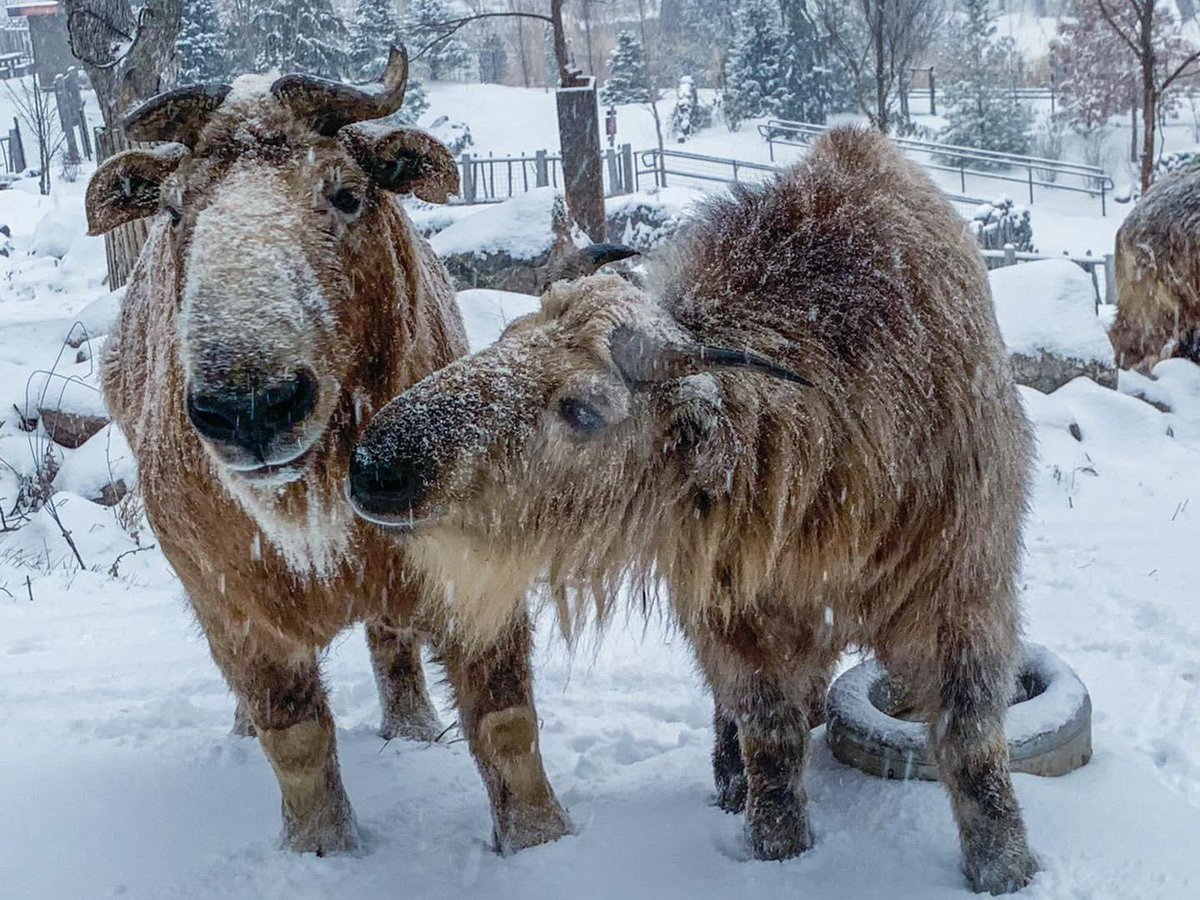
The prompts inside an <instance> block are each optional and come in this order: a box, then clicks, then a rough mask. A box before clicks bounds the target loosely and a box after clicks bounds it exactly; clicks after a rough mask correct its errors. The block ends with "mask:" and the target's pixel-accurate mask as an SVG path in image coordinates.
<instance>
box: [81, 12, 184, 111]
mask: <svg viewBox="0 0 1200 900" xmlns="http://www.w3.org/2000/svg"><path fill="white" fill-rule="evenodd" d="M63 5H64V7H65V8H66V11H67V15H68V19H67V28H68V32H69V34H70V37H71V52H72V53H73V54H74V55H75V58H76V59H78V60H79V61H80V62H81V63H83V67H84V70H85V71H86V72H87V73H88V78H90V79H91V82H92V86H93V87H94V88H95V89H96V104H97V105H98V106H99V107H100V115H101V116H102V117H103V118H104V127H105V128H106V129H111V130H115V131H120V130H121V119H122V118H123V117H124V115H125V113H126V112H128V111H129V109H130V107H132V106H135V105H136V104H138V103H140V102H141V101H143V100H146V99H148V98H150V97H153V96H154V95H155V94H157V93H160V92H161V91H162V89H163V84H162V76H163V72H164V71H165V69H166V68H167V64H168V63H169V62H170V61H171V57H172V56H173V55H174V52H175V38H176V36H177V35H178V33H179V19H180V14H181V12H182V10H183V0H147V2H146V4H145V6H144V7H143V8H142V10H141V12H140V13H139V14H138V15H137V16H134V14H133V10H132V7H131V5H130V2H129V0H64V3H63Z"/></svg>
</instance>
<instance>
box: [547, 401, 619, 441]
mask: <svg viewBox="0 0 1200 900" xmlns="http://www.w3.org/2000/svg"><path fill="white" fill-rule="evenodd" d="M558 413H559V415H560V416H562V417H563V421H564V422H566V423H567V424H568V425H570V426H571V429H572V430H573V431H576V432H578V433H579V434H595V433H596V432H597V431H601V430H603V429H604V428H605V426H607V425H608V423H607V422H606V421H605V420H604V416H602V415H601V414H600V411H599V410H598V409H596V407H594V406H592V405H591V404H589V403H584V402H583V401H582V400H580V399H578V398H577V397H563V398H562V399H561V400H560V401H558Z"/></svg>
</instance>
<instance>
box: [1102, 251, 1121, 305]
mask: <svg viewBox="0 0 1200 900" xmlns="http://www.w3.org/2000/svg"><path fill="white" fill-rule="evenodd" d="M1117 299H1118V298H1117V270H1116V260H1115V258H1114V257H1113V255H1112V254H1111V253H1105V254H1104V302H1105V303H1111V304H1113V305H1115V304H1116V303H1117Z"/></svg>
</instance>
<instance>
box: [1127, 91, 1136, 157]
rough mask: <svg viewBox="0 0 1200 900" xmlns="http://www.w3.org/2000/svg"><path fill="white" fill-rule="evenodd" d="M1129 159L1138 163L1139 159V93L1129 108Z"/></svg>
mask: <svg viewBox="0 0 1200 900" xmlns="http://www.w3.org/2000/svg"><path fill="white" fill-rule="evenodd" d="M1129 132H1130V137H1129V161H1130V162H1131V163H1136V162H1137V161H1138V101H1137V94H1134V96H1133V103H1132V105H1131V106H1130V108H1129Z"/></svg>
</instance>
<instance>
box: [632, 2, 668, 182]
mask: <svg viewBox="0 0 1200 900" xmlns="http://www.w3.org/2000/svg"><path fill="white" fill-rule="evenodd" d="M637 8H638V25H639V26H640V27H641V32H642V58H643V59H645V61H646V93H647V95H648V96H649V97H650V102H649V104H648V105H649V107H650V115H652V116H654V134H655V136H656V137H657V138H658V170H659V184H666V182H667V173H666V166H667V163H666V160H665V159H664V158H663V130H662V117H661V116H659V114H658V101H659V98H660V96H661V92H660V91H659V88H658V77H657V76H658V67H657V65H656V64H657V62H658V55H657V54H655V53H651V51H650V39H649V36H648V35H647V34H646V0H637Z"/></svg>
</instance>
